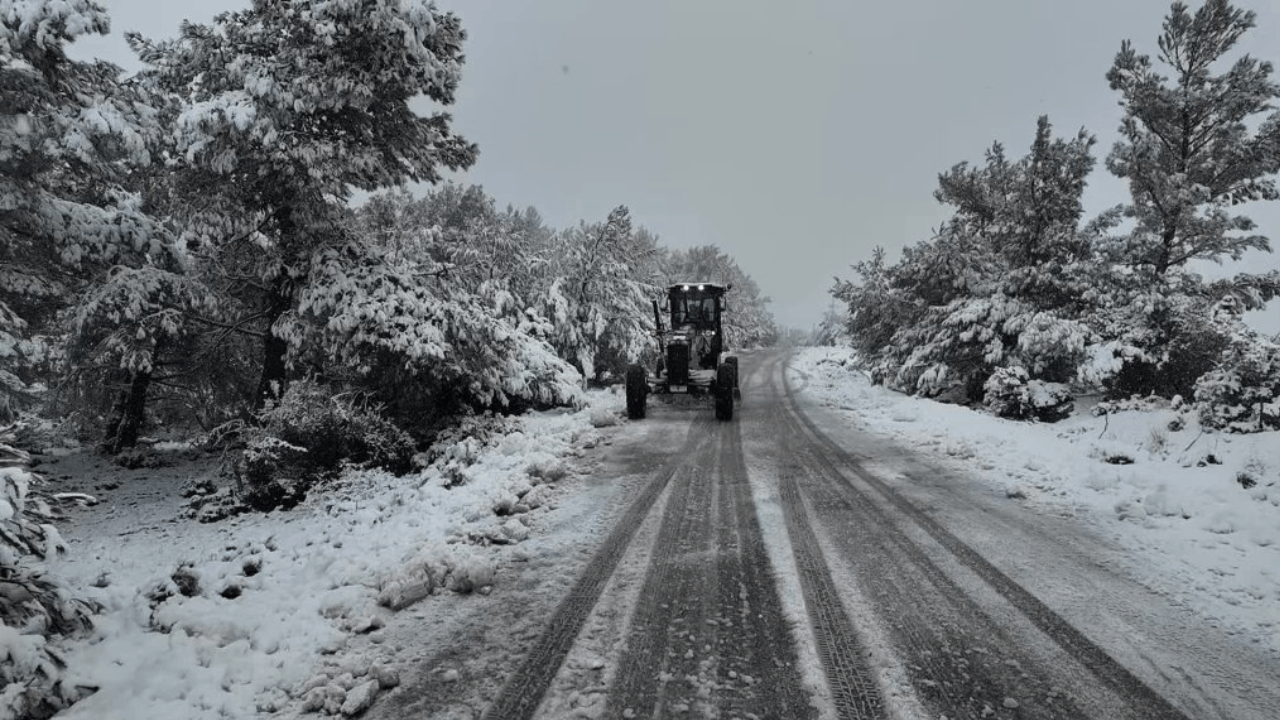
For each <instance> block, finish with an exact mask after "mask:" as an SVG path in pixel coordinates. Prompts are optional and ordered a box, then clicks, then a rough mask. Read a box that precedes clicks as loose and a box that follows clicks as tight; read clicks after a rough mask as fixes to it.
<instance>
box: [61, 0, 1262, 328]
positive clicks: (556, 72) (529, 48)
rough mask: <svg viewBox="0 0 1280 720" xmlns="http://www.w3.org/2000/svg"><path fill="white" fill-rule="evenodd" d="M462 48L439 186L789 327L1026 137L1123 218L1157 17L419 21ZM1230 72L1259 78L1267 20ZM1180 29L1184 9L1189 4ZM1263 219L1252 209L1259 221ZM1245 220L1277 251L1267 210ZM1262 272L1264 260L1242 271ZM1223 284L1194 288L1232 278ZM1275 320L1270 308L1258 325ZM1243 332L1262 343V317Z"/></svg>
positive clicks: (139, 8)
mask: <svg viewBox="0 0 1280 720" xmlns="http://www.w3.org/2000/svg"><path fill="white" fill-rule="evenodd" d="M99 1H100V2H102V4H104V5H105V6H106V7H107V8H108V9H109V10H110V12H111V16H112V31H113V32H112V35H111V36H110V37H108V38H103V39H91V40H86V41H82V42H80V43H77V45H78V46H79V47H78V49H77V50H76V51H75V52H76V54H78V55H82V56H96V57H102V58H104V59H109V60H112V61H113V62H116V63H118V64H121V65H124V66H125V67H126V68H136V67H138V64H137V62H136V60H134V59H133V58H132V56H131V54H130V53H129V51H128V49H127V47H126V46H125V45H124V42H123V38H122V36H121V34H122V32H123V31H126V30H137V31H139V32H141V33H143V34H144V35H147V36H151V37H157V38H161V37H171V36H173V35H176V33H177V29H178V24H179V22H180V21H181V20H182V19H183V18H188V19H190V20H192V21H195V22H202V23H207V22H209V21H210V20H211V19H212V17H213V15H214V14H216V13H217V12H220V11H222V10H227V9H236V8H240V7H246V6H248V2H246V1H245V0H239V1H237V0H206V1H204V2H201V3H198V4H197V3H191V4H190V5H189V6H188V5H187V4H185V3H176V2H161V1H160V0H99ZM438 4H439V5H440V6H441V7H442V8H446V9H450V10H453V11H455V12H456V13H457V14H458V15H459V16H460V17H461V18H462V22H463V26H464V27H465V28H466V29H467V31H468V33H469V39H468V43H467V46H466V54H467V66H466V69H465V72H464V76H463V81H462V85H461V88H460V91H459V97H458V103H457V105H456V106H455V107H454V108H453V110H452V112H453V113H454V118H455V122H454V127H455V128H456V129H457V130H458V131H459V132H460V133H461V134H462V135H464V136H465V137H467V138H468V139H469V140H471V141H473V142H476V143H478V144H479V146H480V159H479V161H478V162H477V164H476V165H475V167H473V168H472V169H471V170H470V171H468V172H467V173H465V174H463V175H462V176H460V177H459V178H458V179H459V180H461V181H464V182H474V183H479V184H482V185H484V187H485V189H486V190H487V191H488V192H489V193H490V194H492V195H494V196H495V197H496V198H497V199H498V201H499V202H500V203H503V204H505V203H512V204H514V205H517V206H525V205H533V206H535V207H536V208H538V210H539V211H540V212H541V213H542V214H543V216H544V217H545V218H546V219H547V220H548V222H550V223H551V224H553V225H555V226H558V227H565V226H568V225H572V224H575V223H576V222H577V221H578V220H581V219H586V220H589V221H594V220H602V219H604V217H605V216H606V215H607V214H608V212H609V210H610V209H612V208H613V207H615V206H617V205H620V204H625V205H627V206H628V207H630V209H631V213H632V217H633V218H634V220H635V221H636V222H638V223H640V224H642V225H644V226H646V227H648V228H649V229H650V230H652V231H654V232H656V233H657V234H658V235H659V236H660V237H661V239H662V241H663V243H664V244H666V245H669V246H672V247H685V246H690V245H703V244H715V245H718V246H720V247H721V248H722V249H723V250H725V251H726V252H728V253H729V254H730V255H732V256H733V257H734V258H736V259H737V260H738V262H739V264H740V265H741V266H742V268H743V269H744V270H745V271H746V272H747V273H748V274H750V275H751V276H752V277H754V278H755V280H756V281H757V282H758V283H759V284H760V286H761V288H762V290H763V291H764V292H765V293H766V294H767V295H769V296H770V297H772V298H773V301H774V302H773V306H772V308H773V311H774V313H775V315H776V317H777V318H778V320H779V322H780V323H782V324H784V325H787V326H791V327H799V328H808V327H811V326H812V325H813V324H814V323H816V322H817V321H818V319H819V318H820V316H821V313H822V312H823V310H825V309H826V308H827V306H828V304H829V300H830V298H829V296H828V295H827V290H828V289H829V288H830V287H831V285H832V277H833V276H835V275H839V276H842V277H848V276H849V275H850V271H849V269H848V266H849V264H850V263H852V262H855V261H857V260H861V259H865V258H867V257H868V256H869V255H870V252H871V249H872V248H873V247H874V246H875V245H884V246H885V247H886V248H888V249H889V251H890V257H891V259H895V260H896V258H897V257H898V256H899V250H900V249H901V248H902V247H903V246H904V245H909V244H912V243H915V242H919V241H921V240H924V239H927V238H928V237H929V236H930V234H931V230H932V229H933V228H935V227H937V226H938V224H939V223H940V222H941V221H942V220H943V219H944V218H945V217H946V216H947V214H948V213H947V209H946V208H944V207H942V206H940V205H938V203H937V202H936V201H935V200H934V199H933V195H932V193H933V189H934V187H935V186H936V183H937V176H938V173H939V172H942V171H944V170H946V169H948V168H950V167H951V166H952V165H953V164H955V163H957V162H960V161H962V160H969V161H972V162H979V161H981V160H982V155H983V152H984V151H985V150H986V149H987V148H988V147H989V146H990V145H991V143H992V142H993V141H996V140H999V141H1000V142H1002V143H1004V145H1005V147H1006V149H1007V151H1008V154H1009V155H1010V156H1011V157H1021V156H1022V155H1024V154H1025V153H1026V151H1027V149H1028V148H1029V146H1030V144H1031V139H1032V134H1033V132H1034V129H1035V122H1036V118H1037V117H1038V116H1039V115H1042V114H1047V115H1048V116H1049V119H1050V121H1051V122H1052V123H1053V124H1054V128H1055V131H1056V132H1057V133H1058V134H1061V135H1074V134H1075V132H1076V131H1077V130H1079V129H1080V128H1081V127H1083V128H1085V129H1087V130H1088V131H1089V132H1091V133H1093V134H1094V135H1096V136H1097V138H1098V145H1097V147H1096V148H1095V156H1096V157H1097V158H1098V160H1099V162H1098V167H1097V168H1096V169H1095V171H1094V173H1093V175H1092V176H1091V178H1090V188H1089V190H1088V193H1087V195H1086V213H1087V215H1093V214H1095V213H1097V212H1098V211H1100V210H1102V209H1103V208H1105V207H1108V206H1110V205H1113V204H1116V203H1119V202H1123V201H1124V199H1125V187H1124V186H1123V185H1122V184H1121V183H1120V182H1119V181H1117V180H1116V179H1115V178H1113V177H1111V176H1110V175H1109V174H1108V173H1107V172H1106V169H1105V167H1103V166H1102V160H1103V159H1104V158H1105V156H1106V153H1107V152H1108V151H1109V150H1110V147H1111V145H1112V143H1113V142H1114V141H1115V138H1116V132H1115V129H1116V127H1117V126H1118V125H1119V122H1120V109H1119V107H1118V106H1117V99H1118V95H1117V93H1115V92H1113V91H1111V90H1110V88H1108V87H1107V81H1106V79H1105V75H1106V72H1107V69H1108V68H1109V67H1110V66H1111V61H1112V59H1113V58H1114V56H1115V53H1116V51H1117V50H1118V49H1119V47H1120V43H1121V41H1122V40H1124V39H1126V38H1128V39H1132V40H1133V41H1134V43H1135V45H1136V46H1137V49H1138V50H1139V51H1140V52H1145V53H1149V54H1152V55H1154V54H1155V53H1156V44H1155V40H1156V37H1157V35H1158V34H1159V32H1160V24H1161V21H1162V19H1163V18H1164V15H1165V14H1166V13H1167V11H1168V9H1169V2H1167V1H1165V0H1125V2H1123V3H1121V2H1115V1H1114V0H1076V1H1075V2H1070V3H1066V2H1061V1H1060V0H967V1H963V2H962V1H960V0H892V1H884V2H868V1H866V0H791V1H790V2H786V3H777V2H774V3H764V2H758V1H755V0H644V1H639V0H543V1H541V2H533V0H473V1H470V2H465V1H463V0H440V2H439V3H438ZM1237 4H1238V5H1240V6H1242V7H1247V8H1251V9H1254V10H1256V11H1257V12H1258V27H1257V28H1255V29H1254V30H1253V31H1251V33H1249V34H1248V35H1246V37H1245V39H1244V41H1243V43H1242V48H1243V49H1244V50H1246V51H1248V52H1250V53H1251V54H1254V55H1256V56H1258V57H1261V58H1262V59H1266V60H1270V61H1273V62H1280V4H1277V3H1272V2H1263V1H1262V0H1244V1H1243V2H1237ZM1190 5H1191V6H1192V7H1193V8H1194V7H1197V6H1198V5H1199V3H1198V2H1191V3H1190ZM1273 205H1274V204H1273ZM1251 215H1252V216H1253V217H1254V219H1255V220H1256V221H1258V223H1259V225H1260V226H1261V231H1262V232H1263V233H1264V234H1266V235H1268V236H1270V237H1272V238H1273V240H1274V241H1275V243H1276V244H1280V207H1266V208H1260V209H1256V210H1254V211H1252V212H1251ZM1273 267H1280V259H1277V257H1276V256H1274V255H1263V254H1260V255H1259V256H1258V257H1254V258H1250V261H1249V262H1248V263H1247V269H1249V270H1253V271H1256V270H1259V269H1265V268H1273ZM1239 269H1244V268H1242V267H1229V268H1226V269H1225V270H1216V271H1214V272H1216V273H1218V274H1221V273H1223V272H1234V271H1236V270H1239ZM1273 304H1274V303H1273ZM1260 327H1263V328H1264V329H1267V330H1268V331H1271V332H1275V331H1280V312H1278V311H1277V310H1276V309H1272V310H1270V311H1268V313H1267V317H1266V319H1265V320H1264V321H1262V322H1261V323H1260Z"/></svg>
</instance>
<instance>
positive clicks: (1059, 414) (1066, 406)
mask: <svg viewBox="0 0 1280 720" xmlns="http://www.w3.org/2000/svg"><path fill="white" fill-rule="evenodd" d="M983 391H984V393H983V404H984V405H985V406H986V407H987V409H988V410H990V411H991V413H992V414H994V415H996V416H997V417H1003V418H1010V419H1013V420H1043V421H1045V422H1057V421H1058V420H1062V419H1063V418H1066V417H1067V416H1068V415H1070V414H1071V411H1072V409H1073V408H1074V404H1073V403H1072V400H1071V393H1070V392H1069V391H1068V390H1067V388H1066V387H1065V386H1063V385H1060V384H1058V383H1047V382H1043V381H1040V380H1031V379H1029V378H1028V376H1027V371H1026V370H1024V369H1022V368H1020V367H1009V368H997V369H996V371H995V372H993V373H992V374H991V377H989V378H987V382H986V383H985V384H984V385H983Z"/></svg>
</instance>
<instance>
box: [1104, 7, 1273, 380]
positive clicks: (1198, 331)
mask: <svg viewBox="0 0 1280 720" xmlns="http://www.w3.org/2000/svg"><path fill="white" fill-rule="evenodd" d="M1254 21H1255V14H1254V13H1253V12H1251V11H1245V10H1242V9H1239V8H1236V7H1234V6H1232V4H1231V3H1230V2H1227V0H1206V2H1205V3H1204V4H1203V5H1202V6H1201V7H1200V8H1199V9H1197V10H1196V11H1195V12H1194V13H1192V12H1191V11H1190V10H1189V9H1188V8H1187V6H1186V5H1185V4H1184V3H1181V2H1175V3H1173V5H1172V6H1171V8H1170V11H1169V14H1168V15H1167V16H1166V17H1165V20H1164V25H1163V32H1162V33H1161V35H1160V37H1159V38H1158V41H1157V45H1158V47H1159V54H1158V55H1157V59H1158V60H1159V63H1160V64H1161V65H1163V66H1164V68H1165V71H1166V72H1168V73H1169V76H1168V77H1166V76H1165V75H1163V74H1161V71H1160V70H1159V69H1158V66H1157V65H1156V64H1155V63H1154V62H1153V61H1152V59H1151V57H1149V56H1147V55H1142V54H1139V53H1138V52H1137V51H1136V50H1134V48H1133V46H1132V44H1131V43H1130V42H1128V41H1125V42H1124V43H1123V44H1122V45H1121V48H1120V52H1119V53H1118V54H1117V55H1116V58H1115V61H1114V63H1113V65H1112V67H1111V70H1110V71H1109V72H1108V73H1107V80H1108V81H1109V82H1110V84H1111V88H1112V89H1113V90H1116V91H1118V92H1119V93H1120V95H1121V100H1120V104H1121V107H1123V108H1124V112H1125V115H1124V118H1123V120H1122V121H1121V126H1120V133H1121V139H1120V140H1119V141H1117V142H1116V144H1115V146H1114V147H1113V149H1112V151H1111V154H1110V155H1109V156H1108V158H1107V167H1108V169H1110V170H1111V172H1112V173H1114V174H1115V175H1117V176H1118V177H1121V178H1124V179H1126V180H1127V181H1128V182H1129V189H1130V195H1131V202H1130V203H1129V204H1128V205H1125V206H1123V207H1122V208H1120V210H1119V212H1116V213H1113V214H1112V215H1111V217H1110V221H1111V222H1112V223H1113V224H1119V223H1120V222H1121V221H1123V220H1126V219H1127V220H1128V222H1129V223H1131V228H1129V229H1127V231H1126V232H1123V233H1120V234H1118V235H1115V236H1110V237H1107V236H1105V235H1104V236H1103V237H1101V238H1100V240H1101V242H1099V244H1098V250H1099V253H1100V260H1101V262H1102V263H1104V265H1105V266H1107V267H1108V274H1107V275H1108V278H1109V282H1104V283H1102V284H1101V287H1102V288H1103V290H1102V291H1101V292H1100V293H1099V295H1101V296H1103V297H1100V298H1099V302H1098V303H1097V305H1098V306H1099V308H1100V311H1099V312H1100V315H1099V320H1098V322H1095V326H1097V327H1098V328H1099V331H1100V334H1101V335H1102V337H1103V339H1104V342H1105V343H1106V347H1107V348H1108V350H1107V351H1106V352H1104V353H1101V354H1100V356H1105V357H1103V358H1102V359H1103V360H1105V361H1106V363H1110V364H1111V365H1112V366H1113V369H1114V377H1113V378H1112V379H1111V387H1112V392H1113V393H1114V394H1117V395H1128V394H1133V393H1138V394H1147V393H1152V392H1154V393H1159V394H1162V395H1166V396H1171V395H1173V394H1180V393H1185V392H1187V391H1188V390H1189V389H1190V388H1191V386H1192V385H1193V384H1194V382H1195V379H1194V377H1191V378H1188V377H1186V376H1187V375H1188V374H1189V373H1203V372H1204V371H1205V370H1207V369H1208V368H1209V367H1211V366H1212V365H1213V363H1214V362H1215V361H1216V359H1217V355H1218V351H1219V349H1220V348H1221V347H1222V346H1223V343H1224V342H1225V335H1224V334H1223V333H1221V332H1216V331H1213V330H1212V328H1208V327H1206V325H1205V323H1204V321H1205V320H1206V319H1207V317H1208V316H1209V315H1210V314H1211V313H1212V311H1213V307H1214V303H1215V295H1216V293H1213V292H1211V291H1209V290H1208V289H1207V288H1205V287H1204V282H1203V280H1202V279H1201V278H1200V277H1199V276H1198V275H1196V274H1195V273H1192V272H1190V271H1188V270H1187V269H1186V266H1187V263H1189V262H1191V261H1196V260H1209V261H1215V262H1218V261H1221V260H1223V259H1227V258H1230V259H1235V260H1238V259H1240V257H1241V256H1242V254H1243V253H1244V252H1245V251H1247V250H1254V249H1256V250H1270V243H1269V241H1268V239H1267V238H1266V237H1264V236H1262V235H1260V234H1257V233H1256V232H1255V230H1256V228H1255V225H1254V223H1253V221H1252V220H1251V219H1249V218H1248V217H1246V216H1244V215H1241V214H1238V213H1236V212H1234V207H1235V206H1237V205H1240V204H1242V203H1246V202H1250V201H1270V200H1275V199H1277V198H1280V193H1278V192H1277V188H1276V184H1275V174H1276V172H1277V170H1280V113H1278V112H1276V111H1275V109H1274V106H1273V101H1274V100H1275V98H1277V97H1280V86H1278V85H1277V84H1276V83H1275V82H1274V81H1273V80H1272V79H1271V74H1272V70H1273V68H1272V65H1271V63H1269V62H1265V61H1260V60H1258V59H1255V58H1252V57H1250V56H1248V55H1243V56H1240V57H1238V58H1237V59H1236V60H1234V61H1233V62H1231V63H1230V64H1229V65H1224V63H1226V62H1227V60H1228V55H1229V54H1230V52H1231V50H1232V49H1233V48H1234V47H1235V45H1236V43H1237V42H1238V41H1239V39H1240V37H1241V36H1242V35H1243V34H1244V33H1245V32H1247V31H1248V30H1249V29H1250V28H1252V27H1253V26H1254ZM1238 284H1239V285H1240V286H1242V287H1243V286H1248V285H1253V284H1256V285H1259V286H1266V284H1267V283H1266V282H1265V279H1263V280H1261V281H1260V282H1257V281H1255V280H1251V279H1250V278H1248V277H1242V278H1240V279H1239V282H1238ZM1188 329H1194V332H1192V336H1188V337H1183V335H1184V334H1185V332H1184V331H1188ZM1206 332H1207V333H1209V334H1215V332H1216V334H1217V335H1218V338H1217V340H1214V339H1213V338H1210V337H1208V336H1207V335H1206V334H1205V333H1206ZM1104 364H1105V363H1104Z"/></svg>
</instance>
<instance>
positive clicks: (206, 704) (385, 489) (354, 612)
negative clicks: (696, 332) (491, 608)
mask: <svg viewBox="0 0 1280 720" xmlns="http://www.w3.org/2000/svg"><path fill="white" fill-rule="evenodd" d="M589 395H590V397H589V400H590V403H591V405H590V406H589V407H587V408H584V409H583V410H581V411H566V410H555V411H548V412H543V413H531V414H529V415H526V416H524V417H520V418H513V419H509V420H508V421H506V423H505V425H503V426H502V427H501V428H500V429H498V430H495V431H494V432H491V433H485V434H483V437H479V438H477V437H469V438H468V437H461V438H458V439H457V440H456V442H455V443H454V444H453V445H452V446H451V447H449V448H446V449H444V451H443V452H441V453H439V457H438V459H437V461H436V462H435V463H434V464H432V465H430V466H428V467H426V468H425V469H423V470H422V471H421V472H419V473H417V474H410V475H406V476H404V477H399V478H397V477H394V476H392V475H390V474H388V473H384V472H377V471H361V472H351V473H348V474H347V475H345V476H344V477H343V478H342V481H341V482H340V483H339V484H338V485H337V486H336V487H333V488H329V489H327V490H326V491H324V492H322V493H321V492H317V493H314V494H313V495H312V496H311V497H309V498H308V499H307V500H306V501H305V502H304V503H302V504H301V505H299V506H298V507H297V508H295V509H293V510H291V511H287V512H284V511H274V512H271V513H267V514H243V515H238V516H235V517H232V518H230V519H227V520H223V521H221V522H214V523H197V522H195V521H194V519H190V512H189V510H188V508H186V507H184V503H188V502H189V501H190V498H183V497H182V495H183V492H182V488H183V487H184V486H187V487H195V486H197V485H199V484H201V482H202V481H205V480H209V479H212V478H216V477H217V472H218V466H219V458H216V457H209V458H206V459H203V460H199V461H191V460H190V459H185V460H182V461H176V460H175V461H174V462H167V463H166V467H164V468H158V469H157V468H146V469H138V470H126V469H123V468H119V467H114V466H111V465H109V464H106V463H105V462H103V461H102V460H100V459H98V458H95V457H94V456H92V455H89V454H69V455H68V454H63V455H61V456H58V457H53V456H46V459H45V463H46V468H48V469H49V474H50V476H52V477H55V478H58V480H57V483H58V484H61V485H62V486H63V487H61V488H57V489H67V490H84V491H90V490H93V491H98V490H99V488H106V490H105V492H104V493H103V494H102V495H101V498H102V500H103V502H102V503H101V504H100V505H98V506H96V507H92V508H72V509H71V510H70V511H69V513H70V517H69V519H68V521H67V522H66V523H64V524H63V525H62V526H61V529H62V532H63V535H64V536H65V543H66V544H67V545H69V546H70V549H71V552H70V553H69V554H68V555H67V556H66V557H65V558H63V559H58V560H56V561H53V560H51V561H50V562H49V564H48V568H47V570H48V572H50V573H51V574H53V575H56V576H59V577H61V578H62V579H63V580H64V581H65V582H66V583H67V584H68V585H69V587H70V588H71V591H72V594H74V595H76V596H79V597H85V598H88V599H90V600H94V601H97V602H98V603H101V604H102V605H103V607H104V611H103V612H102V613H101V614H100V615H99V616H97V617H95V623H96V627H95V630H94V632H93V634H92V636H91V637H90V638H88V639H87V640H86V641H84V642H80V643H76V644H73V645H71V646H69V647H68V648H67V649H66V653H65V654H66V659H67V661H68V665H69V668H68V671H67V681H66V682H67V683H68V687H76V686H84V687H90V688H97V691H96V692H95V693H93V694H92V695H90V696H89V697H87V698H86V699H84V700H82V701H80V702H79V703H78V704H76V705H74V706H72V707H71V708H69V709H68V710H67V711H65V712H64V713H63V715H61V716H60V717H65V718H93V719H94V720H110V719H112V718H119V719H120V720H125V719H128V720H133V719H134V718H139V717H174V718H178V717H181V718H188V719H190V720H204V719H206V718H207V719H210V720H211V719H213V718H226V717H250V716H254V715H256V714H259V713H262V712H276V711H282V710H286V709H287V710H290V711H302V710H303V709H310V710H314V711H316V712H321V713H327V714H330V715H338V716H353V715H356V714H359V713H361V712H363V711H364V709H365V708H367V707H368V706H369V704H370V703H372V702H374V701H375V700H376V698H377V695H378V693H379V692H380V691H382V690H385V689H387V688H391V687H395V686H397V685H398V684H399V674H398V672H399V671H398V670H397V669H396V667H397V665H396V658H395V652H396V649H395V648H393V647H390V646H389V645H385V644H383V640H384V638H383V632H384V631H383V628H384V627H385V626H386V624H387V623H388V622H389V621H390V620H391V618H392V617H394V616H395V615H396V614H397V613H398V612H400V611H401V610H402V609H405V608H409V607H411V606H415V605H420V604H423V603H434V602H444V601H447V600H448V599H449V598H453V599H454V600H453V601H454V602H467V599H466V596H467V595H469V594H471V593H480V594H485V593H488V592H491V591H493V592H501V591H502V588H503V585H502V583H503V579H502V568H503V567H504V564H505V563H507V562H511V561H527V560H528V559H529V557H530V556H529V551H528V550H524V549H520V550H517V549H518V548H522V547H523V546H525V545H529V544H532V541H533V539H534V537H535V536H536V535H537V534H538V532H539V528H540V524H541V523H542V522H544V518H545V517H547V515H546V513H548V512H551V511H552V509H553V508H554V507H555V506H556V505H557V503H558V502H560V499H559V497H560V496H559V494H558V492H560V491H559V490H558V488H559V487H560V485H561V484H562V483H563V482H564V481H566V479H568V478H570V477H571V472H570V469H569V465H568V464H567V463H568V460H569V459H570V458H572V457H573V456H575V455H577V454H578V453H580V452H581V450H580V448H582V447H583V446H584V445H585V444H586V443H588V442H598V437H599V436H598V433H599V432H600V430H597V429H596V428H594V427H593V423H592V421H591V418H592V415H593V414H596V413H599V412H611V413H614V414H616V413H618V412H619V410H620V403H621V400H620V399H618V398H617V397H615V396H612V395H610V394H609V393H590V394H589ZM177 447H180V446H175V447H174V448H168V447H166V448H164V449H166V450H176V448H177ZM158 449H159V448H158ZM174 454H182V455H184V457H186V458H189V457H191V456H192V455H193V453H192V452H191V451H190V450H189V449H187V448H185V447H184V446H183V449H182V450H181V451H176V452H175V453H174ZM451 473H465V476H466V482H464V483H458V482H453V481H452V479H451V476H450V474H451ZM117 478H118V479H117ZM206 484H207V483H206ZM188 495H190V493H188ZM184 513H186V514H187V517H188V519H182V518H183V515H184ZM516 552H519V553H520V554H521V557H519V558H516V557H511V556H513V555H514V554H515V553H516ZM0 640H3V638H0ZM24 642H26V641H24ZM4 644H5V645H6V646H7V647H10V649H11V650H21V648H19V647H18V643H16V642H14V643H4ZM366 645H367V647H366ZM357 646H359V647H362V648H365V649H364V650H361V651H359V652H354V651H352V649H353V648H355V647H357ZM369 648H372V650H370V649H369ZM23 656H25V655H23V654H22V653H15V657H23Z"/></svg>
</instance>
